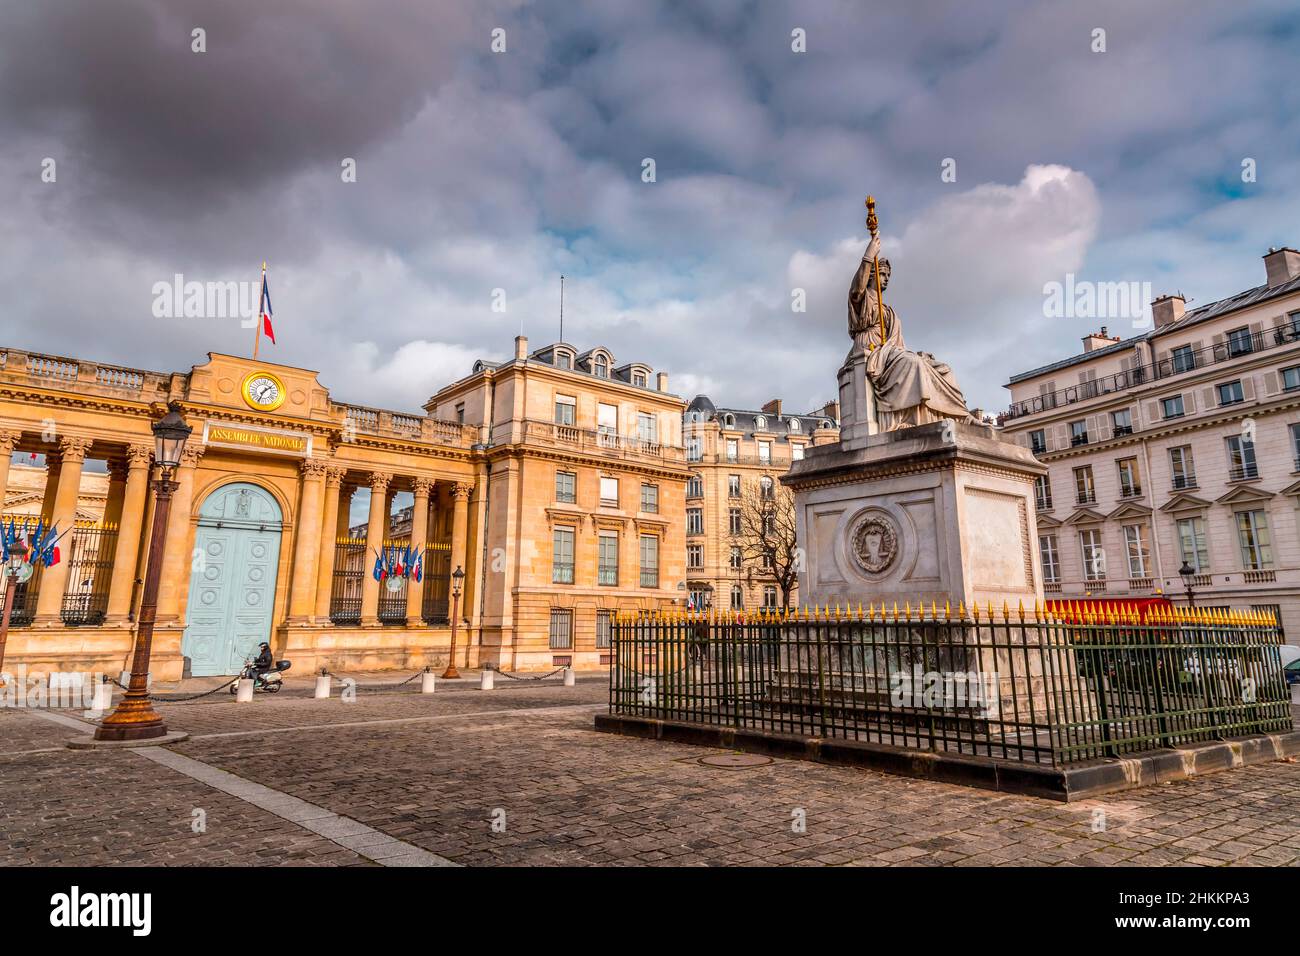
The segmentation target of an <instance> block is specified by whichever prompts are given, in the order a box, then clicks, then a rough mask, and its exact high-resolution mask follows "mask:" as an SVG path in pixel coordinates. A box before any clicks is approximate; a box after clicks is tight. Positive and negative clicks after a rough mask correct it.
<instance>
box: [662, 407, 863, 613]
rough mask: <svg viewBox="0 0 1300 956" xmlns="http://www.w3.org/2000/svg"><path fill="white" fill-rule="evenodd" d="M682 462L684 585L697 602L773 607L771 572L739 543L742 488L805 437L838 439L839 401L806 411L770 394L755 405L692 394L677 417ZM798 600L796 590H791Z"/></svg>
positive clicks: (779, 464) (780, 464) (779, 470)
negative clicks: (686, 475)
mask: <svg viewBox="0 0 1300 956" xmlns="http://www.w3.org/2000/svg"><path fill="white" fill-rule="evenodd" d="M682 431H683V435H684V441H685V446H686V458H687V463H688V465H689V466H690V469H691V477H690V480H689V482H688V483H687V485H686V582H687V584H686V586H687V589H688V590H689V591H690V594H691V597H692V598H693V599H694V602H695V606H696V607H702V608H703V607H713V608H717V609H719V610H744V609H750V610H753V609H755V608H760V607H777V606H778V605H779V603H780V590H779V588H778V587H777V586H776V583H775V582H774V581H773V579H772V576H771V575H770V574H769V573H767V572H766V570H765V569H764V568H763V567H762V566H761V565H760V564H756V563H755V561H754V559H753V557H752V555H751V556H750V557H749V558H747V557H746V555H745V554H744V549H743V548H742V547H741V546H740V544H739V543H738V542H739V539H740V535H741V516H740V512H741V508H742V502H743V500H744V498H745V496H746V495H747V494H750V493H751V490H752V489H753V488H755V487H760V486H762V485H764V484H765V483H766V485H767V487H773V486H774V485H775V483H776V481H777V479H778V478H779V476H781V475H783V474H785V473H786V472H787V471H789V469H790V462H792V461H795V460H798V459H799V458H802V457H803V452H804V449H805V448H807V447H809V446H810V445H824V444H827V443H831V442H838V441H839V440H840V431H839V408H838V406H837V404H836V403H835V402H830V403H828V404H826V405H824V406H822V407H821V408H819V409H817V410H816V411H812V412H808V413H807V414H793V415H792V414H789V413H787V412H783V411H782V407H781V400H780V399H779V398H776V399H772V401H770V402H768V403H767V404H766V405H764V406H763V407H762V408H761V409H740V408H718V407H717V406H715V405H714V403H713V401H712V400H711V399H710V398H709V397H708V396H707V395H697V396H695V398H694V399H692V400H691V403H690V405H688V406H687V408H686V411H685V414H684V415H683V418H682ZM791 600H792V603H794V602H796V601H797V591H796V592H795V594H792V595H791Z"/></svg>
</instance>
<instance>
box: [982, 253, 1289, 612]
mask: <svg viewBox="0 0 1300 956" xmlns="http://www.w3.org/2000/svg"><path fill="white" fill-rule="evenodd" d="M1263 265H1264V268H1263V270H1262V272H1263V276H1262V278H1263V280H1264V281H1263V282H1262V283H1261V284H1260V285H1257V286H1254V287H1252V288H1250V289H1246V290H1244V291H1242V292H1239V293H1237V294H1235V295H1232V296H1229V297H1228V298H1225V299H1221V300H1219V301H1217V302H1210V303H1208V304H1206V305H1202V306H1200V307H1198V308H1196V309H1190V310H1189V309H1187V308H1186V307H1185V305H1186V303H1185V300H1184V299H1183V298H1182V296H1180V295H1166V296H1162V297H1160V298H1158V299H1157V300H1156V301H1155V302H1154V303H1153V304H1152V318H1153V320H1154V321H1153V327H1152V328H1150V329H1149V330H1147V331H1144V332H1142V333H1141V334H1138V335H1134V336H1131V337H1129V338H1125V339H1121V338H1119V337H1113V336H1111V335H1110V334H1109V333H1108V332H1107V330H1106V329H1105V328H1103V329H1102V330H1101V332H1100V333H1097V334H1093V335H1089V336H1087V337H1085V338H1084V340H1083V345H1084V350H1083V352H1081V353H1079V354H1078V355H1073V356H1070V357H1068V358H1064V359H1061V360H1060V361H1057V362H1053V363H1051V364H1050V365H1046V366H1043V367H1041V368H1036V369H1033V370H1031V371H1027V372H1023V373H1021V374H1019V375H1015V376H1013V377H1012V378H1011V381H1010V383H1009V385H1008V387H1009V388H1010V390H1011V407H1010V409H1009V410H1008V411H1007V413H1006V414H1005V415H1004V416H1003V419H1002V427H1003V432H1004V435H1005V437H1007V438H1008V439H1009V440H1012V441H1017V442H1019V443H1021V444H1024V445H1025V446H1027V447H1028V448H1030V449H1032V450H1033V452H1034V453H1035V455H1036V456H1037V457H1038V458H1039V460H1040V461H1042V462H1043V463H1044V464H1046V465H1047V466H1048V474H1047V476H1046V477H1045V478H1043V479H1041V480H1040V481H1039V484H1038V495H1037V497H1038V502H1037V504H1038V509H1037V511H1038V535H1039V545H1040V551H1041V554H1042V562H1043V580H1044V582H1045V586H1044V589H1045V590H1046V591H1047V592H1048V594H1049V596H1051V597H1055V598H1077V597H1108V598H1109V597H1115V598H1120V599H1129V598H1133V597H1147V596H1151V595H1153V594H1164V595H1166V596H1168V597H1169V598H1170V599H1172V600H1174V601H1176V602H1180V603H1182V602H1185V600H1186V597H1185V587H1184V582H1183V581H1182V579H1181V578H1180V576H1179V570H1180V569H1181V568H1182V567H1183V566H1184V562H1186V564H1187V567H1188V568H1189V569H1190V570H1191V571H1193V572H1194V574H1193V576H1192V587H1193V600H1195V601H1196V603H1197V604H1198V605H1207V606H1216V605H1224V606H1226V605H1231V606H1234V607H1239V606H1243V605H1245V606H1256V607H1265V608H1269V609H1273V610H1279V611H1280V613H1281V619H1282V622H1283V625H1284V627H1285V628H1286V629H1287V631H1288V632H1289V633H1291V634H1297V633H1300V253H1298V252H1296V251H1295V250H1294V249H1285V248H1284V249H1270V250H1269V252H1268V253H1267V254H1266V255H1265V256H1264V262H1263Z"/></svg>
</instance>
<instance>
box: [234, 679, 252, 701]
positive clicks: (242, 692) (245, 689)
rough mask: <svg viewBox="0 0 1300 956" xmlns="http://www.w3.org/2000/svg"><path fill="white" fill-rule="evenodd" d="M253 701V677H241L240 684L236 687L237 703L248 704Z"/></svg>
mask: <svg viewBox="0 0 1300 956" xmlns="http://www.w3.org/2000/svg"><path fill="white" fill-rule="evenodd" d="M252 699H253V680H252V678H251V677H241V678H240V679H239V683H238V684H236V685H235V703H237V704H247V703H248V702H249V701H251V700H252Z"/></svg>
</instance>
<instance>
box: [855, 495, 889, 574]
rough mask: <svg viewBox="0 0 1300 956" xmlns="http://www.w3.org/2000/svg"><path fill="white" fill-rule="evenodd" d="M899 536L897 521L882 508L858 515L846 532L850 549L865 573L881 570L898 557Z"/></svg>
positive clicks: (880, 572)
mask: <svg viewBox="0 0 1300 956" xmlns="http://www.w3.org/2000/svg"><path fill="white" fill-rule="evenodd" d="M900 540H901V537H900V531H899V528H898V525H897V524H896V523H895V522H894V519H893V518H891V517H890V516H889V514H887V513H886V512H884V511H879V510H871V511H867V512H865V513H864V514H863V515H861V516H860V517H859V518H858V519H857V520H856V521H855V522H854V523H853V528H852V530H851V531H850V532H849V553H850V554H851V555H852V557H853V560H854V562H855V563H856V564H857V566H858V568H859V569H860V570H862V571H864V572H866V573H867V574H873V575H876V574H884V573H885V572H886V571H888V570H889V569H890V568H891V567H893V566H894V563H895V562H896V561H897V560H898V552H899V542H900Z"/></svg>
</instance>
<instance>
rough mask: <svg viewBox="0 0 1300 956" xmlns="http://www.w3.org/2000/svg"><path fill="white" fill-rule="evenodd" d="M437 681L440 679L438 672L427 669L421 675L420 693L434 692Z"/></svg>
mask: <svg viewBox="0 0 1300 956" xmlns="http://www.w3.org/2000/svg"><path fill="white" fill-rule="evenodd" d="M437 681H438V675H437V674H435V673H434V672H433V671H425V672H424V673H423V674H421V675H420V693H421V694H432V693H433V685H434V684H436V683H437Z"/></svg>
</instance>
